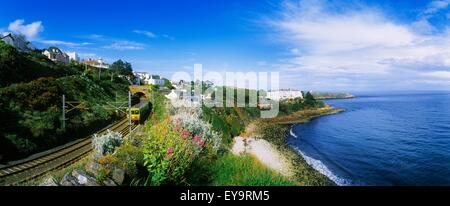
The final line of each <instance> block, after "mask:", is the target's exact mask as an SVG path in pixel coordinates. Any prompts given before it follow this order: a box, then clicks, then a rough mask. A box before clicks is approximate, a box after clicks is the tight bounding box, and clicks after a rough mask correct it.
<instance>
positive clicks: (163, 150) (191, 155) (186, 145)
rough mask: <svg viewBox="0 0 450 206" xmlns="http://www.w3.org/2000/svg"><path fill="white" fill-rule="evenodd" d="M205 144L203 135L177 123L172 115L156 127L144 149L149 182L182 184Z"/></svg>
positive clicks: (150, 133) (152, 129) (152, 128)
mask: <svg viewBox="0 0 450 206" xmlns="http://www.w3.org/2000/svg"><path fill="white" fill-rule="evenodd" d="M204 146H205V141H204V140H203V139H202V137H200V136H199V135H195V136H194V135H193V134H192V133H190V132H189V131H187V130H185V129H184V128H183V127H182V126H180V125H176V126H175V125H174V124H172V121H171V120H170V118H166V119H165V120H164V121H162V122H160V123H159V124H156V125H154V126H152V127H151V128H150V131H149V139H148V141H147V142H146V144H145V149H144V165H145V166H146V168H147V170H148V171H149V178H148V180H149V181H147V184H149V185H162V184H167V183H169V184H170V183H178V184H179V183H180V182H182V181H183V175H184V173H185V171H186V170H187V168H189V166H190V165H191V164H192V162H193V161H194V160H195V159H196V158H197V156H198V155H199V154H200V153H201V151H202V150H203V148H204Z"/></svg>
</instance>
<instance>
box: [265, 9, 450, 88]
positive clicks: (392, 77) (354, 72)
mask: <svg viewBox="0 0 450 206" xmlns="http://www.w3.org/2000/svg"><path fill="white" fill-rule="evenodd" d="M436 5H437V4H436ZM327 6H329V5H328V4H326V3H324V2H323V1H300V3H298V4H294V3H292V2H287V3H285V4H284V6H283V9H282V11H281V13H280V14H281V15H280V17H279V18H275V19H271V20H268V21H267V24H268V25H270V26H271V27H272V28H275V30H276V31H277V33H278V35H279V36H277V41H278V39H281V40H282V41H284V42H285V43H287V44H289V46H295V48H297V49H296V50H291V55H292V57H291V58H287V59H283V60H282V64H281V67H282V70H283V71H286V72H302V73H303V74H304V75H303V78H302V80H303V81H305V82H313V81H312V78H313V77H312V76H314V77H317V76H320V77H327V78H325V79H323V80H324V81H328V84H329V85H330V86H331V87H333V84H334V85H341V86H342V85H346V84H347V83H346V82H342V81H341V80H342V79H341V80H340V79H339V78H336V77H342V76H346V77H352V78H353V79H355V78H358V79H359V80H360V81H359V82H361V81H362V80H367V81H368V82H370V81H371V80H374V81H375V80H376V81H380V79H383V78H384V79H385V78H388V79H385V80H383V81H391V82H396V81H399V80H401V79H403V77H401V75H402V74H401V73H404V74H408V75H416V77H421V75H420V74H421V72H427V71H424V70H426V69H428V70H432V69H433V67H439V68H442V67H444V68H445V67H450V32H447V31H445V32H444V31H442V32H440V33H437V34H434V35H431V34H423V33H422V32H421V31H418V29H417V28H416V27H414V26H411V24H407V23H405V24H401V23H398V22H395V21H393V20H391V18H387V17H386V15H385V14H384V13H383V12H381V11H379V10H375V9H371V8H367V7H362V8H358V9H354V10H352V9H348V10H346V11H343V12H335V11H332V9H330V8H327ZM437 7H438V6H435V7H433V8H437ZM442 7H443V5H440V7H439V8H442ZM430 8H431V7H430ZM433 11H434V12H435V11H436V10H433V9H428V11H427V13H431V12H433ZM422 26H424V25H422ZM449 31H450V30H449ZM300 50H301V51H302V54H299V53H297V51H300ZM308 76H309V77H310V78H311V79H309V80H307V79H306V78H308ZM293 82H295V81H293ZM354 83H355V84H357V83H358V81H355V82H354ZM371 83H376V82H371ZM381 86H386V85H381Z"/></svg>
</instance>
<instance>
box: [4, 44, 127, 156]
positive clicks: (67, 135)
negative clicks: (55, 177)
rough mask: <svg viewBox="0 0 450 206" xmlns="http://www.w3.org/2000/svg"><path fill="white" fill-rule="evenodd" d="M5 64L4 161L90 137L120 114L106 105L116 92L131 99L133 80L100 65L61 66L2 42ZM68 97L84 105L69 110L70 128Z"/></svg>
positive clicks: (119, 95)
mask: <svg viewBox="0 0 450 206" xmlns="http://www.w3.org/2000/svg"><path fill="white" fill-rule="evenodd" d="M0 67H1V68H0V80H1V81H0V87H1V88H0V116H2V119H1V120H0V121H1V124H0V163H1V162H5V161H9V160H14V159H18V158H22V157H24V156H26V155H29V154H33V153H36V152H39V151H43V150H45V149H49V148H52V147H54V146H57V145H59V144H63V143H66V142H68V141H70V140H73V139H76V138H80V137H85V136H87V135H89V134H90V133H92V132H93V131H96V130H98V129H99V128H101V127H104V126H106V125H107V124H108V123H110V122H111V121H112V120H114V119H115V118H118V116H117V114H116V113H115V112H114V111H113V110H111V109H108V108H105V107H104V106H105V105H106V102H114V101H115V100H116V95H117V96H118V97H119V101H126V99H125V98H126V97H127V90H128V88H127V87H128V81H127V80H125V79H123V78H119V77H118V76H117V75H116V76H114V74H115V73H112V72H113V70H111V71H109V70H108V71H103V72H101V73H100V76H99V75H98V72H96V71H98V69H97V68H93V67H88V66H83V65H78V64H75V63H71V64H70V65H61V64H56V63H53V62H51V61H50V60H48V59H47V58H46V57H45V56H42V55H41V54H39V53H38V52H33V53H30V54H25V53H20V52H18V51H17V50H16V49H15V48H13V47H11V46H9V45H6V44H4V43H3V42H2V41H0ZM111 77H112V78H111ZM63 95H65V96H66V101H68V102H78V103H79V105H80V108H79V109H75V110H73V111H71V112H70V113H67V114H66V119H67V121H66V129H65V130H63V129H62V121H61V119H62V96H63ZM120 97H124V98H120ZM77 105H78V104H77ZM69 109H70V107H69Z"/></svg>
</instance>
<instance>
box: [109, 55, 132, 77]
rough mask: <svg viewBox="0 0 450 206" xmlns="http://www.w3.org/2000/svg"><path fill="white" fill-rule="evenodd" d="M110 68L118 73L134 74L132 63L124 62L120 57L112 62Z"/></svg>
mask: <svg viewBox="0 0 450 206" xmlns="http://www.w3.org/2000/svg"><path fill="white" fill-rule="evenodd" d="M110 69H111V71H112V72H113V73H115V74H116V75H124V76H129V77H131V76H133V67H132V65H131V64H130V63H129V62H124V61H122V60H120V59H119V60H117V61H116V62H114V63H113V64H111V66H110Z"/></svg>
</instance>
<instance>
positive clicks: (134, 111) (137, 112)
mask: <svg viewBox="0 0 450 206" xmlns="http://www.w3.org/2000/svg"><path fill="white" fill-rule="evenodd" d="M131 114H139V110H132V111H131Z"/></svg>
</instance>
